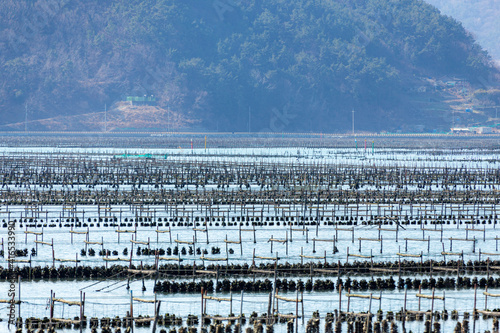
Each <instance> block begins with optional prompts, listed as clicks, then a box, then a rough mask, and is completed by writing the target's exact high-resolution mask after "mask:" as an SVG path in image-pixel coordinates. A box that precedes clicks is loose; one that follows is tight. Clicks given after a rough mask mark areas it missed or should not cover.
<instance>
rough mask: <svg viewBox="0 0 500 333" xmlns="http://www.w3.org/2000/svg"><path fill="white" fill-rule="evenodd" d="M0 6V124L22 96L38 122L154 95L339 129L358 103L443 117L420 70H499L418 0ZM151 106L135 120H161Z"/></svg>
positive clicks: (411, 119) (235, 116) (371, 126)
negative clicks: (149, 116) (149, 113)
mask: <svg viewBox="0 0 500 333" xmlns="http://www.w3.org/2000/svg"><path fill="white" fill-rule="evenodd" d="M0 10H1V12H2V13H8V15H4V16H2V17H0V46H1V50H2V52H1V53H0V109H1V110H2V113H3V117H2V119H1V120H0V125H8V124H11V123H18V124H19V123H22V122H23V121H24V120H25V119H26V114H25V108H27V110H28V115H27V117H28V119H29V122H30V124H32V126H33V127H34V128H33V129H35V128H37V129H47V127H44V125H43V122H34V120H36V119H45V118H51V119H57V117H61V119H63V117H64V121H66V122H67V121H68V120H69V119H71V117H74V116H77V115H81V114H89V113H92V112H102V109H103V106H104V104H107V105H112V104H114V105H115V106H117V105H119V104H116V103H118V102H119V101H123V100H124V99H125V96H143V95H154V96H155V97H156V99H157V101H158V107H160V108H163V109H164V110H173V111H172V112H174V113H176V114H179V115H181V116H182V119H185V120H186V121H185V122H183V123H184V124H188V123H193V122H194V123H196V124H198V125H197V126H201V127H202V128H205V129H208V130H225V131H227V130H229V131H246V130H251V131H254V132H259V131H262V132H267V131H273V132H281V131H325V132H343V131H347V130H350V128H351V117H352V112H351V111H352V110H353V109H354V110H355V119H356V121H355V123H356V129H358V130H368V131H378V130H395V129H408V130H412V126H413V125H415V124H419V125H422V126H425V127H426V129H428V130H432V129H437V130H444V129H447V128H448V127H449V125H450V123H451V121H450V115H451V108H449V107H446V105H445V103H444V102H445V101H446V100H447V99H448V98H449V96H447V93H446V92H443V91H441V90H438V89H436V86H434V87H433V86H432V85H430V84H429V82H428V80H427V78H429V77H430V78H433V79H435V81H436V80H439V79H442V80H444V81H446V80H447V78H459V79H460V80H466V81H467V82H470V83H471V84H472V85H473V86H480V85H481V84H484V81H485V80H484V78H488V80H489V81H488V82H494V81H495V80H496V78H495V75H496V74H497V71H496V70H495V69H493V68H492V66H491V64H490V63H489V60H488V57H487V54H486V53H485V52H484V51H483V50H482V49H481V48H480V47H479V46H478V45H477V44H476V43H475V42H474V39H473V38H472V37H471V36H470V35H469V34H468V33H467V32H466V31H465V30H464V29H463V27H462V26H461V25H460V24H459V23H457V22H456V21H455V20H454V19H452V18H450V17H446V16H442V15H440V14H439V12H438V11H437V10H436V9H435V8H434V7H432V6H430V5H427V4H426V3H424V2H422V1H419V0H409V1H404V2H402V1H398V0H356V1H349V2H347V1H346V2H342V1H341V2H337V1H317V0H300V1H299V0H287V1H284V0H267V1H261V0H233V1H228V0H216V1H214V2H211V1H209V2H199V1H195V0H184V1H180V0H131V1H127V2H122V1H116V0H115V1H106V2H101V1H97V0H86V1H83V0H61V2H59V1H56V0H39V1H35V2H34V1H30V0H17V1H14V0H5V1H3V2H2V3H1V4H0ZM492 78H493V79H492ZM435 81H434V82H435ZM482 82H483V83H482ZM152 110H153V109H151V110H149V111H148V110H143V112H144V114H143V115H142V117H141V122H140V123H139V122H138V124H137V126H138V127H143V128H147V127H155V128H156V127H157V125H158V124H159V122H158V119H157V116H158V113H155V112H153V111H152ZM148 112H152V113H151V119H152V120H151V123H150V124H148V122H147V121H144V119H146V118H147V117H148ZM164 114H168V112H167V113H164ZM97 118H99V119H101V118H102V117H97ZM61 121H62V120H61ZM99 121H101V120H99ZM99 121H98V120H96V122H99ZM52 124H53V122H52ZM99 126H100V125H96V124H94V125H89V127H88V128H96V127H99ZM4 128H5V126H4ZM7 128H11V127H7Z"/></svg>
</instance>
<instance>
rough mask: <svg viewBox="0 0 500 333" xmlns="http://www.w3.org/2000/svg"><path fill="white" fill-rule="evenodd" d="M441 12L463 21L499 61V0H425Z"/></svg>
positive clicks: (499, 61)
mask: <svg viewBox="0 0 500 333" xmlns="http://www.w3.org/2000/svg"><path fill="white" fill-rule="evenodd" d="M425 1H427V2H428V3H430V4H432V5H434V6H436V7H437V8H438V9H439V10H440V11H441V12H442V13H443V14H445V15H450V16H452V17H454V18H456V19H457V20H459V21H460V22H462V23H463V25H464V27H465V28H466V29H467V30H469V31H471V32H472V33H473V34H474V36H475V37H476V39H477V41H478V42H479V43H480V44H481V45H482V46H483V47H484V48H485V49H486V50H488V52H489V53H490V54H491V56H492V57H493V58H494V59H495V60H496V61H497V62H498V63H500V20H499V19H498V18H499V17H500V1H496V0H425Z"/></svg>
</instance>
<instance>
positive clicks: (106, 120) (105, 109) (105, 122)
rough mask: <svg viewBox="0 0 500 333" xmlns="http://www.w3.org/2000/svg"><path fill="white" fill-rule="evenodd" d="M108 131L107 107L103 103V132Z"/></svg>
mask: <svg viewBox="0 0 500 333" xmlns="http://www.w3.org/2000/svg"><path fill="white" fill-rule="evenodd" d="M107 131H108V108H107V106H106V104H104V132H107Z"/></svg>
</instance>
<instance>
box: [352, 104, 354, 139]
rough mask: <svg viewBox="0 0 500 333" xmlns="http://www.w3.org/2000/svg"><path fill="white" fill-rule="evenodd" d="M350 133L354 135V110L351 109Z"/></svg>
mask: <svg viewBox="0 0 500 333" xmlns="http://www.w3.org/2000/svg"><path fill="white" fill-rule="evenodd" d="M352 135H354V110H352Z"/></svg>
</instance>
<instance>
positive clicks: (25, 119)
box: [24, 103, 28, 133]
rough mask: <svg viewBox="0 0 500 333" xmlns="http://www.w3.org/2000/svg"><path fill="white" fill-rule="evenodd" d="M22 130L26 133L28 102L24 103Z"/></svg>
mask: <svg viewBox="0 0 500 333" xmlns="http://www.w3.org/2000/svg"><path fill="white" fill-rule="evenodd" d="M24 132H25V133H28V103H26V104H24Z"/></svg>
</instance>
